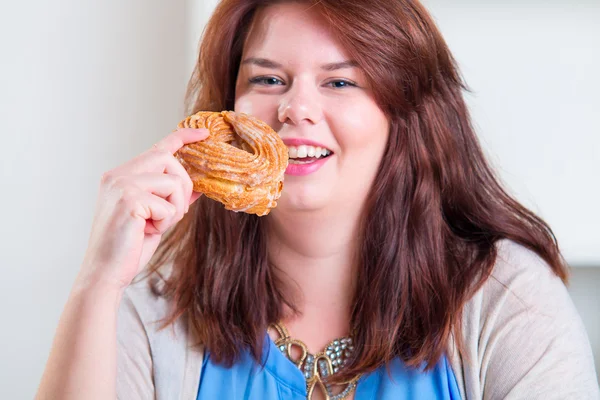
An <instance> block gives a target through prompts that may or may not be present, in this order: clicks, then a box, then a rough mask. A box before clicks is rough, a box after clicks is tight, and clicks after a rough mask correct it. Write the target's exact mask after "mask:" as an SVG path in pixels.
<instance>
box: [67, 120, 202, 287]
mask: <svg viewBox="0 0 600 400" xmlns="http://www.w3.org/2000/svg"><path fill="white" fill-rule="evenodd" d="M207 136H208V131H207V130H206V129H179V130H177V131H175V132H174V133H172V134H171V135H169V136H167V137H165V138H164V139H163V140H161V141H160V142H158V143H157V144H155V145H154V146H153V148H152V149H150V150H148V151H146V152H144V153H142V154H141V155H139V156H138V157H136V158H134V159H133V160H130V161H128V162H126V163H125V164H123V165H121V166H119V167H117V168H115V169H113V170H111V171H108V172H106V173H105V174H104V175H103V177H102V180H101V183H100V191H99V195H98V201H97V206H96V212H95V217H94V222H93V225H92V230H91V235H90V240H89V243H88V248H87V251H86V254H85V258H84V262H83V265H82V268H81V271H80V274H79V277H78V283H79V284H80V285H83V286H85V287H89V286H90V285H95V284H99V285H103V286H106V285H108V287H109V288H114V289H116V290H123V289H125V288H126V287H127V286H128V285H129V284H130V283H131V281H132V280H133V278H134V277H135V276H136V275H137V274H138V273H139V272H140V271H141V269H142V268H143V267H144V266H145V265H146V264H147V263H148V261H149V260H150V258H151V257H152V255H153V254H154V252H155V251H156V248H157V247H158V244H159V242H160V239H161V236H162V234H163V233H164V232H165V231H166V230H167V229H169V228H170V227H171V226H173V225H174V224H175V223H177V222H178V221H179V220H181V219H182V218H183V215H184V214H185V213H186V212H187V211H188V209H189V206H190V204H191V203H193V202H194V201H196V200H197V199H198V197H200V194H199V193H194V192H193V191H192V181H191V179H190V177H189V175H188V174H187V172H186V171H185V169H184V168H183V166H182V165H181V164H180V163H179V162H178V161H177V160H176V159H175V157H174V156H173V153H175V152H176V151H177V150H178V149H179V148H181V147H182V146H183V145H184V144H188V143H193V142H197V141H200V140H203V139H205V138H206V137H207Z"/></svg>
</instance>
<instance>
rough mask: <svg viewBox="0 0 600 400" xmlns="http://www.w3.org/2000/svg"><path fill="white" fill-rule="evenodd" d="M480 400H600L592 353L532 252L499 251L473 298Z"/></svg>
mask: <svg viewBox="0 0 600 400" xmlns="http://www.w3.org/2000/svg"><path fill="white" fill-rule="evenodd" d="M480 306H481V311H480V317H479V327H478V328H479V329H478V331H479V337H478V339H477V347H478V348H477V350H476V351H474V352H473V353H472V354H477V357H478V360H479V363H480V364H479V366H480V369H479V380H480V389H481V391H482V393H481V397H482V398H484V399H544V400H549V399H578V400H584V399H594V400H596V399H600V394H599V389H598V381H597V378H596V372H595V368H594V362H593V356H592V350H591V346H590V342H589V339H588V337H587V335H586V332H585V328H584V326H583V323H582V321H581V318H580V317H579V315H578V313H577V310H576V309H575V306H574V304H573V302H572V301H571V298H570V296H569V294H568V292H567V289H566V287H565V285H564V284H563V282H562V281H561V280H560V279H559V278H558V277H557V276H556V275H555V274H554V273H553V272H552V271H551V269H550V268H549V266H548V265H547V264H546V263H545V262H543V260H542V259H541V258H540V257H538V256H537V255H536V254H535V253H533V252H531V251H529V250H527V249H525V248H524V247H521V246H518V245H516V244H514V243H513V244H508V245H507V244H504V246H503V248H501V249H500V250H499V259H498V262H497V263H496V266H495V268H494V271H493V273H492V276H491V277H490V278H489V280H488V282H486V284H485V285H484V290H483V294H482V296H481V298H480Z"/></svg>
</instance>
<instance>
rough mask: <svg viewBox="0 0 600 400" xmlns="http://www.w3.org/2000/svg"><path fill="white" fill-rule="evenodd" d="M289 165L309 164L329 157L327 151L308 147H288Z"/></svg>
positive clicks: (329, 152)
mask: <svg viewBox="0 0 600 400" xmlns="http://www.w3.org/2000/svg"><path fill="white" fill-rule="evenodd" d="M288 153H289V157H290V158H289V163H290V164H310V163H313V162H315V161H317V160H319V159H322V158H326V157H329V156H330V155H331V154H332V152H331V150H329V149H326V148H323V147H317V146H310V145H300V146H288Z"/></svg>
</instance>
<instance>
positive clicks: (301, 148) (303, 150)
mask: <svg viewBox="0 0 600 400" xmlns="http://www.w3.org/2000/svg"><path fill="white" fill-rule="evenodd" d="M306 156H308V149H307V148H306V146H305V145H301V146H298V155H297V158H304V157H306Z"/></svg>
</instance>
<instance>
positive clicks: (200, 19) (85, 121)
mask: <svg viewBox="0 0 600 400" xmlns="http://www.w3.org/2000/svg"><path fill="white" fill-rule="evenodd" d="M424 3H425V5H426V6H427V7H428V8H429V9H430V11H431V12H432V14H433V16H434V17H435V19H436V21H437V23H438V24H439V27H440V28H441V30H442V33H443V34H444V35H445V37H446V40H447V42H448V44H449V46H450V48H451V50H452V51H453V53H454V55H455V57H456V58H457V60H458V62H459V64H460V66H461V68H462V72H463V74H464V76H465V78H466V80H467V83H468V84H469V85H470V87H471V89H472V93H469V94H467V95H466V98H467V101H468V103H469V106H470V108H471V111H472V114H473V119H474V123H475V126H476V129H477V131H478V133H479V135H480V137H481V141H482V143H483V146H484V148H485V150H486V152H487V154H488V155H489V158H490V160H491V162H492V163H493V165H494V166H495V167H496V169H497V170H498V172H499V174H500V176H501V178H502V179H503V181H504V182H505V183H506V185H507V187H508V188H509V190H510V191H511V192H512V193H514V194H515V195H516V196H517V197H518V198H519V199H520V200H521V201H522V202H523V203H524V204H526V205H527V206H529V207H530V208H532V209H533V210H534V211H536V212H537V213H539V214H540V215H541V216H542V217H543V218H545V219H546V220H547V221H548V222H549V223H550V225H551V226H552V227H553V229H554V230H555V233H556V235H557V237H558V239H559V243H560V245H561V247H562V249H563V251H564V254H565V256H566V258H567V260H568V262H569V263H570V264H571V265H572V267H573V270H572V278H571V284H570V288H569V290H570V292H571V295H572V298H573V300H574V302H575V304H576V306H577V308H578V309H579V312H580V314H581V316H582V318H583V320H584V323H585V325H586V328H587V330H588V335H589V337H590V339H591V342H592V346H593V350H594V352H595V355H596V363H597V365H598V366H600V364H599V362H600V361H599V356H600V295H599V292H600V290H599V288H600V233H599V229H600V228H599V227H600V210H599V208H598V202H599V200H600V177H599V175H600V112H599V110H600V100H599V96H598V94H599V93H600V75H599V74H598V71H600V1H598V0H570V1H566V0H563V1H558V0H545V1H540V0H536V1H532V0H529V1H528V0H524V1H518V2H517V1H507V0H502V1H500V0H494V1H492V0H488V1H475V0H472V1H466V0H425V1H424ZM215 4H216V1H215V0H182V1H176V2H164V1H156V0H143V1H142V0H130V1H125V2H124V1H117V0H105V1H102V2H81V1H75V0H55V1H53V2H48V1H42V0H32V1H28V2H2V4H1V5H0V48H2V53H1V55H0V59H1V63H0V110H1V111H0V112H1V118H0V135H2V136H1V138H2V139H1V142H0V143H1V145H0V149H1V150H0V155H1V157H0V167H1V169H0V173H1V175H0V176H1V185H0V188H1V189H0V190H2V196H1V197H0V209H1V210H2V214H3V215H2V222H3V224H2V225H3V228H2V230H1V231H0V243H1V244H0V246H1V247H2V251H0V268H2V279H1V280H0V307H1V309H0V311H1V313H2V315H3V318H2V321H3V323H2V327H3V329H0V343H1V353H0V380H1V382H2V384H0V398H2V399H31V398H32V397H33V395H34V393H35V390H36V388H37V385H38V382H39V379H40V377H41V374H42V371H43V368H44V364H45V361H46V358H47V356H48V352H49V350H50V345H51V341H52V338H53V335H54V330H55V328H56V324H57V323H58V319H59V316H60V313H61V311H62V307H63V306H64V303H65V301H66V299H67V296H68V294H69V290H70V287H71V284H72V283H73V280H74V278H75V275H76V273H77V271H78V269H79V264H80V262H81V260H82V258H83V254H84V251H85V247H86V244H87V238H88V234H89V230H90V227H91V222H92V216H93V211H94V204H95V200H96V194H97V189H98V184H99V180H100V176H101V175H102V173H103V172H104V171H107V170H109V169H111V168H113V167H115V166H117V165H119V164H121V163H123V162H124V161H126V160H128V159H130V158H132V157H133V156H135V155H137V154H138V153H140V152H142V151H144V150H146V149H147V148H148V147H150V146H151V145H152V144H153V143H154V142H156V141H157V140H159V139H160V138H162V137H163V136H165V135H167V134H168V133H169V132H171V130H172V129H174V127H175V126H176V124H177V123H178V122H179V120H180V119H181V118H182V117H184V114H183V95H184V91H185V86H186V83H187V80H188V77H189V75H190V73H191V69H192V66H193V64H194V60H195V56H196V54H195V53H196V50H197V45H198V39H199V37H200V35H201V32H202V29H203V26H204V24H205V22H206V20H207V19H208V17H209V15H210V13H211V11H212V9H213V7H214V5H215ZM598 369H600V368H598V367H597V370H598Z"/></svg>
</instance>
